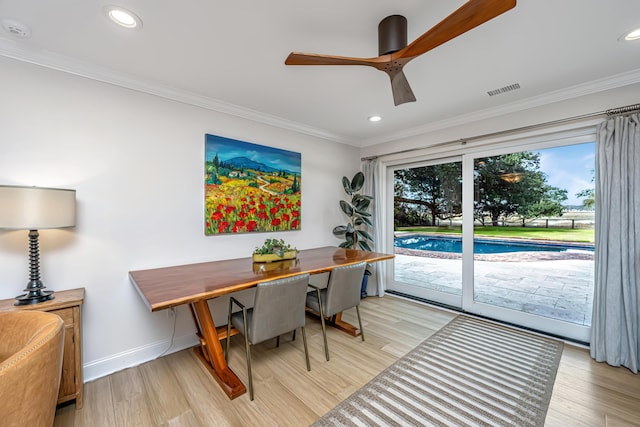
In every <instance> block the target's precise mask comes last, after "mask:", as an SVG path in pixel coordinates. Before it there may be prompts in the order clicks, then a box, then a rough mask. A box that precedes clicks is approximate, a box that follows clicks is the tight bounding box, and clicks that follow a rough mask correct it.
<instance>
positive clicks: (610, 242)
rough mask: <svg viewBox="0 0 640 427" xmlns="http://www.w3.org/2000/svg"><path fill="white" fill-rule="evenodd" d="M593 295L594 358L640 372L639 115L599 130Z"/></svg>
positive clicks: (616, 120) (617, 118)
mask: <svg viewBox="0 0 640 427" xmlns="http://www.w3.org/2000/svg"><path fill="white" fill-rule="evenodd" d="M595 249H596V252H595V257H596V258H595V259H596V262H595V293H594V300H593V320H592V326H591V356H592V357H593V358H594V359H595V360H597V361H599V362H607V363H608V364H610V365H613V366H626V367H627V368H629V369H630V370H631V371H633V372H634V373H637V372H638V362H639V356H640V347H639V346H640V342H639V340H638V333H639V327H640V308H639V306H640V304H639V303H640V290H639V289H638V287H639V286H640V114H632V115H630V116H627V117H622V116H620V117H615V118H612V119H609V120H607V121H606V122H603V123H601V124H600V125H599V126H598V129H597V154H596V245H595Z"/></svg>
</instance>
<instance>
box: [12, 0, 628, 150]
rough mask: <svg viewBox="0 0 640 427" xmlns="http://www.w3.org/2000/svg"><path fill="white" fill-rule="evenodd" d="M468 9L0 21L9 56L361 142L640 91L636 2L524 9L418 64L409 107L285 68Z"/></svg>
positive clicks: (268, 5) (318, 5)
mask: <svg viewBox="0 0 640 427" xmlns="http://www.w3.org/2000/svg"><path fill="white" fill-rule="evenodd" d="M463 3H464V0H449V1H447V0H430V1H426V0H422V1H419V0H394V1H386V2H382V1H377V2H372V1H369V0H347V1H345V0H323V1H320V2H311V1H305V0H274V1H270V2H267V1H263V0H244V1H221V0H182V1H168V0H127V1H124V0H113V1H112V2H109V1H106V2H105V1H95V0H93V1H87V0H57V1H50V0H0V19H2V18H10V19H14V20H17V21H19V22H22V23H24V24H26V25H28V26H29V27H30V29H31V31H32V35H31V37H30V38H18V37H15V36H13V35H10V34H9V33H7V32H5V31H2V30H0V55H4V56H8V57H12V58H18V59H22V60H26V61H29V62H34V63H38V64H42V65H45V66H49V67H53V68H56V69H61V70H65V71H69V72H73V73H75V74H79V75H84V76H87V77H92V78H96V79H99V80H103V81H108V82H112V83H116V84H120V85H123V86H125V87H130V88H133V89H137V90H143V91H147V92H151V93H155V94H159V95H161V96H166V97H169V98H172V99H177V100H180V101H183V102H189V103H193V104H196V105H201V106H204V107H207V108H212V109H214V110H218V111H222V112H228V113H231V114H235V115H238V116H242V117H247V118H250V119H253V120H258V121H261V122H266V123H270V124H274V125H276V126H282V127H285V128H290V129H294V130H297V131H301V132H305V133H308V134H312V135H317V136H320V137H323V138H326V139H330V140H334V141H338V142H343V143H348V144H351V145H355V146H368V145H372V144H375V143H379V142H385V141H389V140H393V139H396V138H398V137H401V136H408V135H413V134H418V133H421V132H423V131H425V130H429V129H433V128H437V127H438V126H444V124H445V123H452V121H455V120H457V121H464V120H473V119H474V118H477V117H480V116H483V117H486V116H490V115H492V114H494V115H495V114H498V113H504V112H508V111H515V110H518V109H522V108H525V107H527V106H535V105H536V104H540V103H546V102H553V101H556V100H562V99H566V98H568V97H573V96H578V95H582V94H587V93H593V92H597V91H600V90H605V89H610V88H612V87H618V86H623V85H626V84H631V83H636V82H639V81H640V40H637V41H635V42H627V43H622V42H619V41H618V37H619V36H620V35H622V34H623V32H625V31H627V30H629V29H632V28H634V27H640V1H638V0H606V1H605V0H518V4H517V6H516V7H515V8H514V9H512V10H510V11H508V12H506V13H505V14H503V15H501V16H499V17H497V18H495V19H494V20H491V21H489V22H487V23H485V24H483V25H482V26H480V27H478V28H475V29H473V30H471V31H469V32H468V33H465V34H463V35H462V36H460V37H458V38H456V39H454V40H452V41H449V42H448V43H445V44H444V45H442V46H440V47H438V48H436V49H435V50H432V51H430V52H428V53H426V54H424V55H422V56H420V57H418V58H416V59H414V60H413V61H412V62H411V63H409V64H408V65H407V66H406V67H405V69H404V71H405V74H406V76H407V79H408V80H409V83H410V84H411V87H412V89H413V91H414V93H415V95H416V98H417V102H414V103H408V104H403V105H400V106H398V107H395V106H394V105H393V99H392V95H391V87H390V83H389V78H388V77H387V75H386V74H384V73H382V72H380V71H377V70H375V69H373V68H370V67H357V66H356V67H343V66H317V67H311V66H309V67H307V66H285V65H284V60H285V58H286V56H287V55H288V54H289V52H291V51H302V52H311V53H323V54H332V55H341V56H358V57H373V56H377V54H378V47H377V26H378V22H379V21H380V20H381V19H382V18H384V17H385V16H388V15H391V14H401V15H404V16H406V17H407V20H408V27H409V28H408V32H409V34H408V39H409V42H411V41H413V40H414V39H415V38H416V37H418V36H419V35H421V34H422V33H424V32H425V31H426V30H427V29H429V28H431V27H432V26H434V25H435V24H437V23H438V22H439V21H441V20H442V19H444V18H445V17H446V16H447V15H449V14H450V13H451V12H453V11H454V10H455V9H457V8H458V7H459V6H461V5H462V4H463ZM106 4H117V5H121V6H124V7H126V8H128V9H130V10H132V11H134V12H136V13H137V14H138V15H139V16H140V17H141V19H142V21H143V28H142V30H139V31H137V30H133V31H132V30H126V29H123V28H120V27H118V26H116V25H115V24H113V23H112V22H111V21H109V20H108V19H107V18H106V16H105V15H104V13H103V11H102V8H103V6H104V5H106ZM514 83H518V84H520V86H521V89H519V90H517V91H513V92H508V93H504V94H501V95H497V96H493V97H489V96H488V94H487V91H490V90H493V89H498V88H501V87H503V86H507V85H511V84H514ZM372 114H379V115H381V116H382V117H383V119H382V121H381V122H378V123H369V122H368V121H367V120H366V119H367V117H368V116H370V115H372Z"/></svg>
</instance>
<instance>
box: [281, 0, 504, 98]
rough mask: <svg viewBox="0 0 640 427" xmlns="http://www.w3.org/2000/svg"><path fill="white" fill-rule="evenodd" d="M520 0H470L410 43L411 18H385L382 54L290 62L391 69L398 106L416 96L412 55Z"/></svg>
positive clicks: (297, 56)
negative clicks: (408, 71) (407, 70)
mask: <svg viewBox="0 0 640 427" xmlns="http://www.w3.org/2000/svg"><path fill="white" fill-rule="evenodd" d="M515 6H516V0H469V1H467V2H466V3H465V4H463V5H462V6H460V8H458V9H457V10H456V11H455V12H453V13H452V14H450V15H449V16H447V17H446V18H445V19H444V20H442V21H441V22H440V23H438V24H437V25H436V26H434V27H433V28H431V29H430V30H428V31H427V32H426V33H424V34H422V35H421V36H420V37H418V38H417V39H415V40H414V41H413V42H411V43H410V44H408V45H407V20H406V18H405V17H403V16H400V15H391V16H388V17H386V18H384V19H383V20H382V21H381V22H380V24H379V25H378V55H379V56H377V57H375V58H355V57H347V56H332V55H322V54H313V53H302V52H291V53H290V54H289V56H288V57H287V59H286V60H285V62H284V63H285V64H286V65H365V66H369V67H374V68H376V69H378V70H380V71H383V72H385V73H387V75H388V76H389V78H390V79H391V91H392V93H393V101H394V104H395V105H396V106H398V105H401V104H404V103H407V102H414V101H415V100H416V98H415V96H414V94H413V91H412V90H411V87H410V86H409V82H408V81H407V78H406V77H405V75H404V72H403V71H402V68H403V67H404V66H405V65H406V64H407V63H408V62H409V61H411V60H412V59H414V58H416V57H418V56H420V55H422V54H424V53H426V52H428V51H430V50H432V49H435V48H436V47H438V46H440V45H441V44H443V43H446V42H448V41H449V40H451V39H454V38H455V37H458V36H459V35H461V34H463V33H465V32H467V31H469V30H471V29H473V28H475V27H477V26H479V25H481V24H484V23H485V22H487V21H489V20H491V19H493V18H495V17H496V16H498V15H501V14H503V13H505V12H507V11H508V10H510V9H512V8H514V7H515Z"/></svg>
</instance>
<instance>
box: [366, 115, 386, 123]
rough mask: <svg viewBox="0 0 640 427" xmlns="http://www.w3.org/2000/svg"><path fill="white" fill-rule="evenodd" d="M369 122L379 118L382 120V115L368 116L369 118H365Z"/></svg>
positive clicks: (377, 120) (376, 120)
mask: <svg viewBox="0 0 640 427" xmlns="http://www.w3.org/2000/svg"><path fill="white" fill-rule="evenodd" d="M367 120H369V121H370V122H379V121H380V120H382V117H380V116H369V118H368V119H367Z"/></svg>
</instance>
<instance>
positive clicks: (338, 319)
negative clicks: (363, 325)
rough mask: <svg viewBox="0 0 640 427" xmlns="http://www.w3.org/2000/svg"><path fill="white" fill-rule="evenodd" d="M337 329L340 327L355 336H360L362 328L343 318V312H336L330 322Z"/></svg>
mask: <svg viewBox="0 0 640 427" xmlns="http://www.w3.org/2000/svg"><path fill="white" fill-rule="evenodd" d="M330 323H331V324H332V325H333V326H334V327H335V328H336V329H340V330H341V331H342V332H346V333H347V334H349V335H352V336H354V337H359V336H360V329H359V328H357V327H355V326H353V325H352V324H351V323H347V322H345V321H344V320H342V312H340V313H338V314H336V315H335V316H334V318H333V319H331V322H330Z"/></svg>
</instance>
